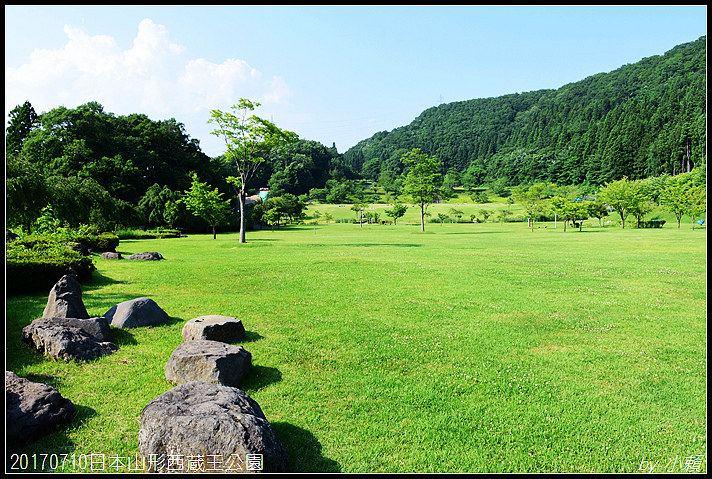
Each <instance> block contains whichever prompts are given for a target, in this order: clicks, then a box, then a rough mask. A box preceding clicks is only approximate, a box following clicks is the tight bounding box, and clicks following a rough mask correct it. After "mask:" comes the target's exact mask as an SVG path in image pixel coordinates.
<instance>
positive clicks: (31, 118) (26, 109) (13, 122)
mask: <svg viewBox="0 0 712 479" xmlns="http://www.w3.org/2000/svg"><path fill="white" fill-rule="evenodd" d="M39 124H40V122H39V116H37V113H35V109H34V108H33V107H32V104H30V102H29V101H26V102H25V103H23V104H22V105H17V106H16V107H15V108H13V109H12V111H10V124H9V125H8V127H7V129H6V130H5V153H6V154H7V156H8V157H10V156H14V155H17V154H18V153H20V150H22V144H23V143H24V142H25V138H27V137H28V136H29V134H30V132H31V131H32V130H34V129H35V128H37V127H38V126H39Z"/></svg>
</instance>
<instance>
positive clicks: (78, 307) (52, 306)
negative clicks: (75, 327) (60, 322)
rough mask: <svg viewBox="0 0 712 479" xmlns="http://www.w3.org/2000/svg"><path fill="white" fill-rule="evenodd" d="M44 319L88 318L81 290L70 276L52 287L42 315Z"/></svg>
mask: <svg viewBox="0 0 712 479" xmlns="http://www.w3.org/2000/svg"><path fill="white" fill-rule="evenodd" d="M42 317H44V318H88V317H89V313H87V309H86V307H85V306H84V302H83V301H82V288H81V286H79V282H78V281H77V280H76V279H74V278H73V277H72V276H69V275H64V276H62V277H61V278H60V280H59V281H57V283H56V284H55V285H54V286H53V287H52V289H51V290H50V292H49V298H48V299H47V306H45V309H44V312H43V313H42Z"/></svg>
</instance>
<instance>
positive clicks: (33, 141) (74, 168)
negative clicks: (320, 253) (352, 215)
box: [5, 101, 363, 233]
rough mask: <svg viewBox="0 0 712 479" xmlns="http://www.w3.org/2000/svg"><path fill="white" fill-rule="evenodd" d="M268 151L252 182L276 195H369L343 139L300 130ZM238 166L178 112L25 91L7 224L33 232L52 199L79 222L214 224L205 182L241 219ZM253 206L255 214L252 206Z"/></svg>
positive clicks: (11, 133) (9, 176)
mask: <svg viewBox="0 0 712 479" xmlns="http://www.w3.org/2000/svg"><path fill="white" fill-rule="evenodd" d="M260 155H261V157H262V158H260V160H261V161H263V164H262V165H261V167H260V168H259V170H257V172H256V174H255V175H254V176H253V177H252V178H250V180H249V182H248V184H247V185H246V191H250V192H251V191H257V190H258V189H259V188H261V187H269V188H270V189H271V194H270V196H271V197H272V198H275V197H281V196H284V195H287V194H290V195H293V196H295V197H296V196H300V197H304V201H306V199H308V198H310V197H312V196H313V197H315V198H317V197H318V198H320V199H322V200H323V201H327V200H330V201H333V202H352V201H354V199H355V198H356V197H358V196H362V195H363V192H362V190H359V188H358V186H357V182H355V181H354V180H355V179H356V178H358V175H357V174H355V173H354V172H353V171H351V169H350V168H348V167H347V166H346V165H345V164H344V161H343V158H342V155H340V154H339V153H338V152H337V150H336V146H335V145H332V147H330V148H327V147H325V146H324V145H322V144H320V143H318V142H314V141H307V140H300V141H296V142H293V143H289V144H287V145H284V146H278V147H275V148H272V149H269V150H267V151H263V152H260ZM236 176H238V172H237V170H236V167H235V163H234V161H230V160H229V159H228V158H227V157H226V155H222V156H219V157H216V158H210V157H209V156H207V155H206V154H204V153H203V152H202V151H201V149H200V144H199V141H198V140H196V139H193V138H190V136H189V135H188V134H187V133H186V131H185V127H184V125H183V124H182V123H179V122H178V121H176V120H175V119H170V120H163V121H155V120H151V119H149V118H148V117H147V116H146V115H143V114H131V115H127V116H117V115H114V114H113V113H109V112H106V111H104V108H103V107H102V106H101V105H100V104H99V103H97V102H89V103H87V104H85V105H80V106H78V107H77V108H74V109H70V108H66V107H63V106H62V107H58V108H54V109H52V110H50V111H49V112H46V113H42V114H37V113H36V112H35V110H34V108H33V107H32V105H31V103H30V102H29V101H26V102H25V103H24V104H22V105H18V106H17V107H15V108H14V109H13V110H12V111H11V112H10V121H9V124H8V126H7V128H6V185H5V186H6V213H7V224H8V226H11V227H15V228H19V229H21V230H23V231H25V232H27V233H29V232H31V231H32V230H33V228H34V227H35V226H36V225H35V223H36V221H37V220H38V219H39V218H40V217H42V216H43V213H42V211H43V209H45V208H46V207H47V206H50V207H51V208H50V209H49V210H46V209H45V212H46V211H51V212H52V215H53V217H54V219H55V220H56V221H58V222H59V223H60V224H62V225H66V226H68V227H74V228H76V227H79V226H80V225H89V224H91V225H94V226H97V227H99V228H101V229H107V230H113V229H116V228H122V227H136V226H145V227H146V228H149V227H156V226H167V227H171V228H180V229H182V230H185V231H210V230H211V228H212V229H213V233H214V228H215V226H216V222H215V219H214V218H213V217H212V216H211V215H206V214H203V215H202V216H201V215H199V214H197V213H196V212H197V211H201V212H204V211H205V208H204V207H200V208H199V207H198V206H197V203H196V201H198V200H195V199H194V200H192V201H190V196H189V195H188V193H189V192H190V191H191V190H192V189H193V190H196V189H200V188H202V190H203V191H205V192H208V190H211V194H213V193H212V189H215V193H214V194H221V195H222V196H221V197H222V198H224V199H225V200H226V201H227V202H228V203H229V204H230V211H231V214H229V215H227V218H225V219H223V220H221V223H222V227H223V228H230V229H237V228H238V226H239V218H240V212H239V206H238V203H239V202H238V201H237V197H236V195H235V191H234V189H233V188H232V187H231V185H230V184H229V182H228V178H230V177H233V178H234V177H236ZM208 186H209V187H210V188H208ZM196 191H197V190H196ZM205 194H207V193H205ZM201 199H203V200H204V199H205V198H201ZM190 206H192V207H193V209H191V208H190ZM220 209H221V211H222V210H224V207H222V206H221V207H220ZM245 210H246V211H245V214H246V216H247V215H251V214H253V208H252V207H249V208H245ZM258 213H259V211H258ZM286 215H287V216H289V214H286ZM45 216H46V214H45ZM206 218H212V219H206ZM250 219H251V220H253V221H255V222H258V223H259V222H261V219H262V218H261V215H259V214H257V216H256V217H254V218H253V217H251V218H250Z"/></svg>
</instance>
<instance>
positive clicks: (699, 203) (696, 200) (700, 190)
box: [685, 186, 707, 230]
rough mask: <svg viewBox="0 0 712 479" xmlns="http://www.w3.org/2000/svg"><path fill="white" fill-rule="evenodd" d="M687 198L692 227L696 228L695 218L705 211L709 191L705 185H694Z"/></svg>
mask: <svg viewBox="0 0 712 479" xmlns="http://www.w3.org/2000/svg"><path fill="white" fill-rule="evenodd" d="M685 197H686V199H687V214H688V215H690V216H691V217H692V229H693V230H694V229H695V218H696V216H697V215H698V214H699V213H702V212H703V211H705V202H706V198H707V191H706V189H705V188H704V187H703V186H693V187H691V188H690V189H689V190H688V191H687V193H686V194H685Z"/></svg>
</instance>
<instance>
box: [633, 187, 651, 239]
mask: <svg viewBox="0 0 712 479" xmlns="http://www.w3.org/2000/svg"><path fill="white" fill-rule="evenodd" d="M649 191H650V189H649V187H648V185H647V183H645V182H643V181H633V182H632V183H631V184H630V208H629V209H630V212H631V214H632V215H633V216H635V220H636V228H640V223H642V221H643V218H644V217H645V215H647V214H648V213H650V212H651V211H653V205H652V203H651V199H650V194H649Z"/></svg>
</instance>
